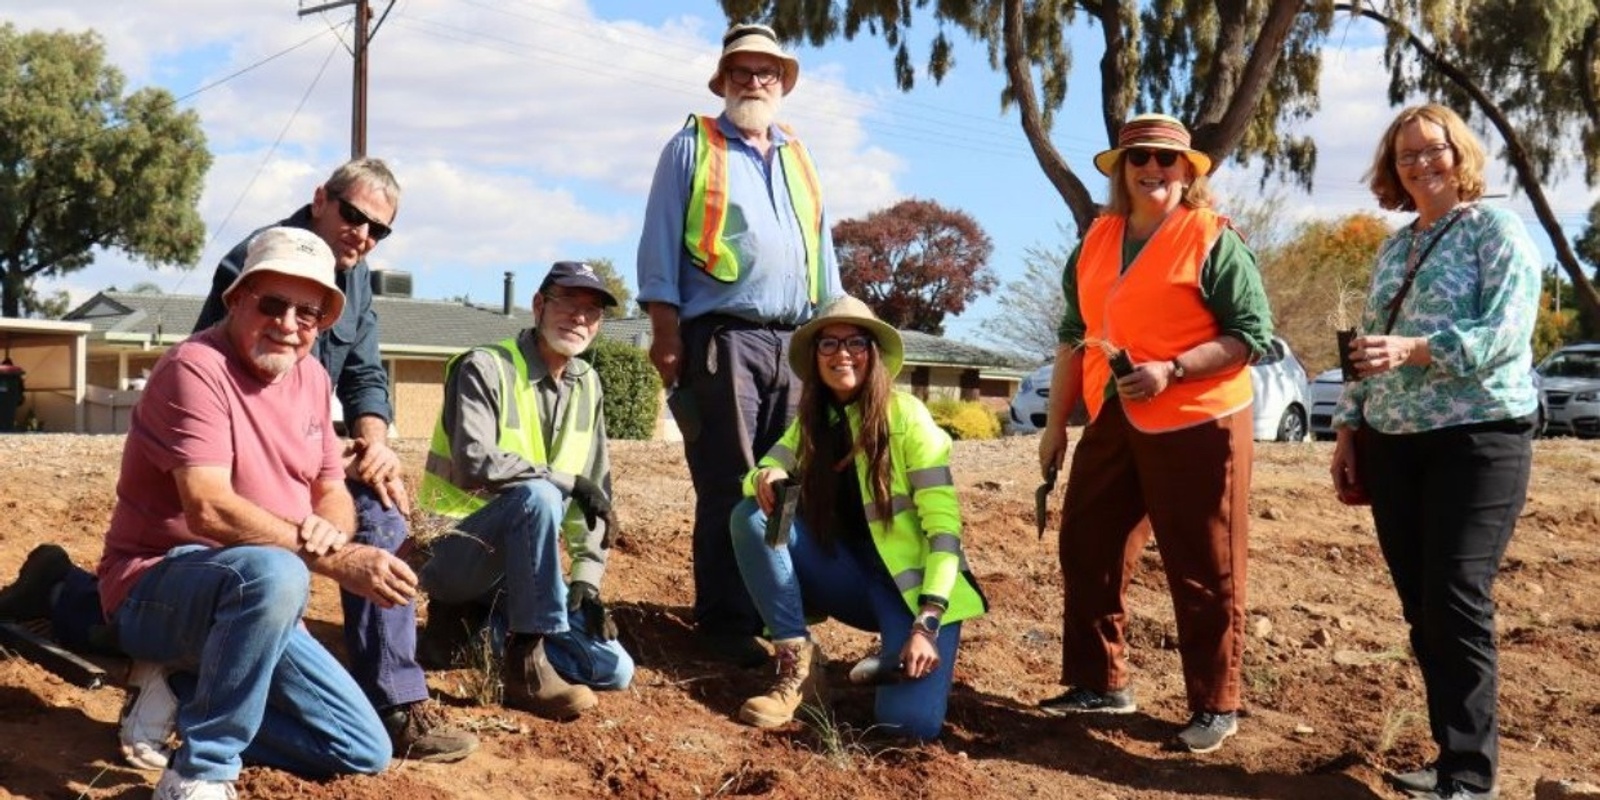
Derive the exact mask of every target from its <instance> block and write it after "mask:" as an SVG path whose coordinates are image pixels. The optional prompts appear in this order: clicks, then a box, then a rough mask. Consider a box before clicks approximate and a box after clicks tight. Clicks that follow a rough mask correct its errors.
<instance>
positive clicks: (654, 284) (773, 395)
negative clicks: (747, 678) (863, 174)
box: [638, 25, 842, 666]
mask: <svg viewBox="0 0 1600 800" xmlns="http://www.w3.org/2000/svg"><path fill="white" fill-rule="evenodd" d="M799 77H800V62H799V60H798V59H796V58H795V57H794V56H793V55H790V54H789V53H786V52H784V50H783V48H782V47H781V46H780V45H779V44H778V37H777V34H776V33H774V32H773V30H772V29H771V28H768V27H766V26H765V25H735V26H733V27H732V28H730V29H729V30H728V32H727V33H726V34H725V35H724V36H723V38H722V54H721V55H720V56H719V57H718V59H717V66H716V70H715V72H713V73H712V76H711V80H710V81H709V83H708V86H709V88H710V89H711V93H712V94H714V95H716V96H718V97H721V98H723V99H724V110H723V113H722V114H721V115H719V116H715V117H712V116H703V115H692V116H690V117H689V119H688V122H687V123H686V124H685V125H684V127H683V128H682V130H680V131H679V132H678V133H677V135H675V136H673V138H672V140H671V141H669V142H668V143H667V146H666V148H665V150H664V151H663V152H662V154H661V159H660V161H659V163H658V164H657V165H656V172H655V178H654V181H653V183H652V184H651V187H650V199H649V202H648V205H647V206H646V209H645V224H644V232H643V234H642V236H641V237H640V240H639V258H638V278H639V302H640V303H641V304H642V305H643V306H644V307H645V308H647V309H648V310H649V314H650V323H651V332H652V334H653V337H654V339H653V341H652V343H651V345H650V360H651V361H652V362H653V363H654V364H655V367H656V370H657V372H659V373H660V375H661V381H662V383H663V384H665V385H666V386H667V387H668V390H669V391H670V392H671V393H672V394H671V398H670V400H669V403H670V404H671V406H672V409H673V413H674V415H675V416H676V419H677V423H678V427H679V430H681V431H682V433H683V439H684V450H685V452H686V454H687V458H688V462H689V474H690V477H691V478H692V480H693V482H694V487H695V495H696V504H695V522H694V544H693V556H694V584H695V600H694V621H695V628H696V631H697V632H698V633H699V634H700V635H701V637H702V642H703V643H704V644H705V645H706V646H707V647H708V648H709V649H710V650H711V651H712V652H713V653H714V654H716V655H717V656H719V657H721V658H725V659H727V660H730V661H733V662H735V663H739V664H741V665H746V666H753V665H755V664H759V663H762V662H764V661H765V660H766V650H765V649H764V648H763V647H762V646H761V645H760V643H759V642H758V641H757V640H756V639H755V635H756V634H757V633H758V632H759V631H760V630H761V618H760V616H759V615H758V614H757V613H756V609H755V606H754V605H753V604H752V603H751V601H750V597H749V594H748V593H747V592H746V591H745V587H744V584H743V583H742V581H741V580H740V578H739V568H738V564H737V563H736V562H735V560H734V555H733V547H732V545H731V540H730V538H729V532H728V518H729V514H730V513H731V512H732V511H733V507H734V505H735V504H737V503H738V502H739V500H740V499H741V498H742V496H743V492H742V489H741V479H742V478H743V477H744V475H745V474H746V473H747V472H749V471H750V470H751V469H753V468H754V467H755V464H756V457H757V456H758V455H759V454H761V453H765V452H766V451H767V450H768V449H769V448H770V447H771V446H772V445H773V443H775V442H776V441H777V440H778V437H779V436H780V435H781V434H782V433H783V431H784V428H785V427H786V426H787V425H788V424H789V420H790V419H792V418H793V416H794V410H795V406H796V404H797V403H798V402H799V395H800V385H799V382H798V381H797V380H796V379H795V377H794V375H793V373H792V372H791V371H790V369H789V368H788V366H787V358H786V353H787V350H788V347H789V338H790V335H791V334H792V333H793V331H794V329H795V327H796V326H798V325H801V324H804V323H805V322H806V321H807V320H809V319H811V317H812V315H813V313H814V312H815V310H816V309H817V308H818V307H819V306H820V305H822V304H823V303H825V302H827V301H828V300H829V299H830V298H832V297H834V296H836V295H839V294H841V293H842V289H841V287H840V281H839V265H838V261H837V259H836V257H835V255H834V251H833V236H832V234H831V233H830V232H829V230H828V223H827V217H826V215H825V213H824V211H823V203H822V192H821V184H820V182H819V181H818V179H817V170H816V167H815V165H814V164H813V163H812V160H811V156H810V155H809V154H808V153H807V151H806V148H805V147H804V146H803V145H802V144H801V143H800V140H799V139H797V138H795V135H794V131H793V130H791V129H790V128H789V127H788V126H787V125H783V124H780V123H777V122H775V120H776V118H777V113H778V109H779V107H780V105H781V102H782V99H783V97H785V96H787V95H788V94H789V92H791V91H793V90H794V87H795V83H796V81H798V79H799ZM701 420H717V421H719V423H721V424H715V425H701V424H700V421H701ZM728 420H731V421H732V422H733V424H731V425H729V424H725V422H726V421H728Z"/></svg>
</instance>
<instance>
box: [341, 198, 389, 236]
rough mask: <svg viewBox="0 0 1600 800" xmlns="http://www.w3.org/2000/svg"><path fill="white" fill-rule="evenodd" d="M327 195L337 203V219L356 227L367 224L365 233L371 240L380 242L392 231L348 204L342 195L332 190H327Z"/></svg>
mask: <svg viewBox="0 0 1600 800" xmlns="http://www.w3.org/2000/svg"><path fill="white" fill-rule="evenodd" d="M328 196H329V197H332V198H333V199H334V200H336V201H338V203H339V219H342V220H344V224H346V225H353V226H355V227H358V228H359V227H361V226H362V225H365V226H367V235H368V236H371V237H372V240H373V241H375V242H381V241H383V240H384V239H387V238H389V234H391V233H394V229H393V228H390V227H389V226H388V225H385V224H383V223H381V222H379V221H377V220H375V219H373V218H372V217H369V216H367V212H365V211H362V210H361V209H359V208H356V207H355V206H353V205H350V201H348V200H346V199H344V198H343V197H340V196H339V195H337V194H334V193H333V192H329V193H328Z"/></svg>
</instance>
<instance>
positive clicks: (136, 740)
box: [117, 661, 220, 797]
mask: <svg viewBox="0 0 1600 800" xmlns="http://www.w3.org/2000/svg"><path fill="white" fill-rule="evenodd" d="M128 689H129V692H130V694H129V695H128V702H127V703H124V704H123V706H122V720H121V729H120V730H119V731H118V732H117V738H118V739H120V740H121V742H122V757H123V758H124V759H126V760H127V762H128V763H129V764H131V765H133V767H134V768H136V769H150V770H155V769H166V768H167V753H168V747H167V745H168V740H170V739H171V738H172V735H173V732H174V730H175V728H176V727H177V722H178V698H177V697H176V696H175V695H173V693H172V687H170V686H168V685H167V669H166V668H165V667H163V666H161V665H160V664H156V663H154V662H150V661H135V662H133V665H132V667H130V668H129V670H128ZM167 774H171V773H167ZM162 781H163V782H164V781H166V775H163V776H162ZM157 796H158V797H164V796H165V795H162V794H160V793H159V792H157ZM188 796H189V795H173V797H188ZM198 796H201V797H210V796H211V795H198ZM219 796H220V795H219Z"/></svg>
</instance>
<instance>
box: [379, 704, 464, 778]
mask: <svg viewBox="0 0 1600 800" xmlns="http://www.w3.org/2000/svg"><path fill="white" fill-rule="evenodd" d="M380 719H382V720H383V727H384V730H386V731H388V732H389V742H390V743H391V744H392V745H393V746H394V757H395V758H404V759H408V760H411V761H428V762H434V763H446V764H447V763H450V762H452V761H460V760H461V759H463V758H466V757H467V756H468V754H470V753H471V752H472V751H474V750H477V749H478V737H476V736H473V735H472V734H470V733H468V732H466V731H464V730H460V729H459V728H452V727H450V726H449V725H448V724H446V720H445V716H444V709H443V708H441V707H440V706H439V704H438V703H437V702H435V701H433V700H431V699H429V700H422V701H419V702H416V703H406V704H404V705H399V706H395V707H393V708H391V709H389V710H388V711H386V712H384V713H383V715H382V716H381V717H380Z"/></svg>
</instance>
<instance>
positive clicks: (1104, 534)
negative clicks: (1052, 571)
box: [1060, 401, 1255, 713]
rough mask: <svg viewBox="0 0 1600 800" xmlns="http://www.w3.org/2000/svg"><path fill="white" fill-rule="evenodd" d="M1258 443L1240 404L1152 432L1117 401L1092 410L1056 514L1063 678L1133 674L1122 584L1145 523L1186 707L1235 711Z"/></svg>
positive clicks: (1105, 682) (1113, 685) (1088, 681)
mask: <svg viewBox="0 0 1600 800" xmlns="http://www.w3.org/2000/svg"><path fill="white" fill-rule="evenodd" d="M1254 448H1255V443H1254V441H1253V440H1252V431H1251V411H1250V409H1249V408H1248V407H1247V408H1245V409H1243V410H1241V411H1237V412H1235V413H1233V414H1230V415H1228V416H1226V417H1222V418H1220V419H1217V420H1214V421H1212V422H1208V423H1204V424H1201V425H1196V426H1194V427H1190V428H1184V429H1182V430H1177V431H1171V432H1168V433H1154V434H1152V433H1144V432H1141V431H1139V430H1138V429H1136V428H1134V427H1133V426H1132V425H1131V424H1129V422H1128V419H1127V417H1126V415H1124V414H1123V411H1122V406H1121V404H1120V403H1119V402H1116V401H1107V403H1106V404H1105V406H1104V407H1103V408H1101V409H1100V415H1099V417H1097V418H1096V419H1095V421H1094V422H1093V423H1091V424H1090V425H1089V426H1088V427H1087V428H1086V429H1085V430H1084V433H1083V438H1082V439H1081V440H1080V441H1079V442H1078V447H1077V450H1076V452H1075V453H1074V454H1073V457H1072V467H1071V470H1070V472H1069V473H1068V479H1067V490H1066V501H1065V507H1064V508H1063V511H1062V518H1063V519H1062V525H1061V550H1060V555H1061V574H1062V578H1063V583H1064V586H1065V593H1066V608H1065V611H1064V614H1063V616H1064V619H1063V627H1062V637H1061V662H1062V663H1061V680H1062V683H1064V684H1066V685H1068V686H1081V687H1085V688H1088V689H1093V690H1095V691H1100V692H1104V691H1109V690H1111V689H1121V688H1123V687H1125V686H1127V685H1128V683H1129V681H1130V680H1131V677H1130V675H1129V669H1128V662H1127V658H1126V650H1127V641H1126V638H1125V634H1126V631H1125V628H1126V623H1127V616H1128V610H1127V591H1128V583H1129V581H1130V580H1132V578H1133V572H1134V570H1135V569H1136V568H1137V566H1138V563H1139V556H1140V553H1141V552H1143V550H1144V546H1145V542H1146V541H1147V540H1148V539H1149V537H1150V534H1151V532H1152V530H1153V532H1154V534H1155V537H1156V544H1157V546H1158V548H1159V549H1160V553H1161V564H1162V566H1163V567H1164V568H1165V570H1166V573H1167V586H1168V589H1169V590H1170V592H1171V594H1172V604H1173V607H1174V610H1175V612H1176V617H1177V623H1178V650H1179V653H1180V655H1181V657H1182V659H1183V678H1184V686H1185V688H1186V689H1187V691H1188V697H1189V710H1190V711H1191V712H1200V711H1210V712H1218V713H1220V712H1229V711H1236V710H1238V708H1239V670H1240V661H1241V660H1242V659H1243V657H1244V635H1245V630H1244V623H1245V618H1244V608H1245V577H1246V564H1245V562H1246V559H1247V549H1248V544H1249V528H1250V509H1249V496H1250V464H1251V459H1252V457H1253V454H1254V452H1255V449H1254ZM1147 517H1148V524H1146V518H1147Z"/></svg>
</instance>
